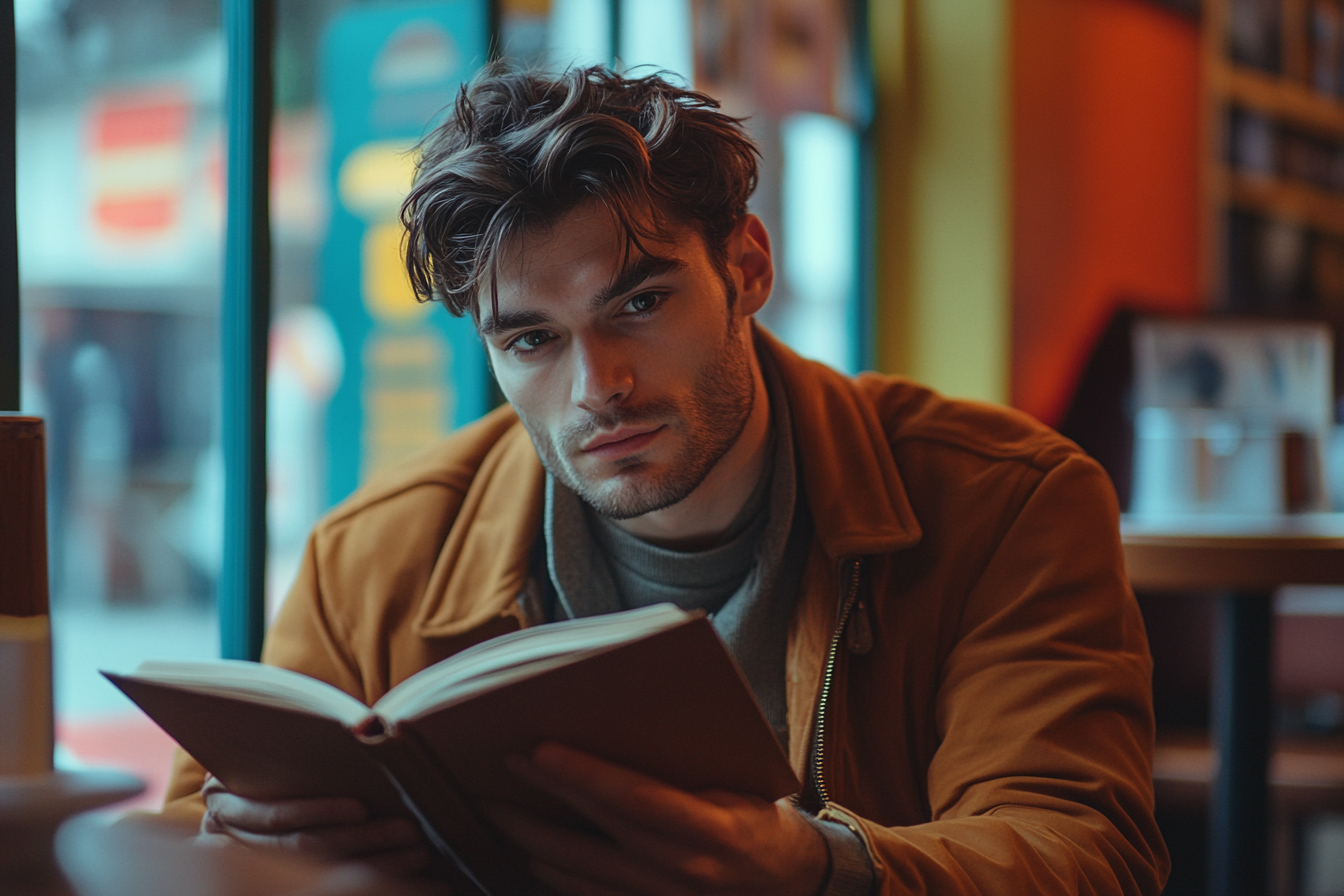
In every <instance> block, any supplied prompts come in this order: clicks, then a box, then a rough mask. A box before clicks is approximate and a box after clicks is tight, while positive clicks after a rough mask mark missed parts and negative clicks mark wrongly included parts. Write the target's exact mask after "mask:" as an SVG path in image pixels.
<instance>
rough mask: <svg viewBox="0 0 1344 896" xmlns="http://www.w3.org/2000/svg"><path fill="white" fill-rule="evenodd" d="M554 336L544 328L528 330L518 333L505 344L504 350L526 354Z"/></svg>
mask: <svg viewBox="0 0 1344 896" xmlns="http://www.w3.org/2000/svg"><path fill="white" fill-rule="evenodd" d="M554 338H555V334H553V333H549V332H547V331H546V330H528V331H527V332H526V333H522V334H520V335H519V336H518V337H517V338H515V339H514V340H513V341H512V342H510V343H509V344H508V345H506V346H505V347H504V350H505V351H510V352H514V353H516V354H520V355H526V354H530V353H531V352H535V351H536V350H537V349H539V348H541V347H542V346H543V345H545V344H546V343H548V342H550V341H551V340H552V339H554Z"/></svg>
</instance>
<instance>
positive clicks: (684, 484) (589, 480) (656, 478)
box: [523, 327, 756, 520]
mask: <svg viewBox="0 0 1344 896" xmlns="http://www.w3.org/2000/svg"><path fill="white" fill-rule="evenodd" d="M755 397H756V389H755V378H754V375H753V372H752V367H751V356H750V352H749V350H748V349H747V346H746V345H745V343H744V341H743V339H742V337H741V335H740V333H739V332H737V330H736V328H734V327H729V328H727V331H726V333H725V338H724V341H723V344H722V345H721V346H720V347H719V351H717V352H716V353H715V355H714V357H713V358H711V359H710V360H709V362H707V363H706V364H705V365H704V366H703V367H702V368H701V369H700V370H699V372H698V373H697V374H696V377H695V385H694V387H693V389H692V391H691V397H690V400H689V401H688V402H687V403H686V404H685V405H684V406H682V405H679V404H678V403H677V402H675V401H673V400H671V399H656V400H653V401H650V402H648V403H647V404H642V405H639V406H635V407H620V408H617V409H616V410H614V411H611V412H609V413H603V414H590V415H589V416H588V418H587V419H586V420H583V421H580V422H578V423H575V424H571V425H570V426H567V427H565V428H564V429H563V430H561V431H560V434H559V436H558V438H556V439H552V438H551V437H550V435H549V434H548V433H547V432H546V431H545V430H544V428H542V427H538V426H534V425H532V423H531V422H530V421H529V420H528V419H527V418H526V417H523V425H524V426H525V427H526V428H527V430H528V433H529V434H530V435H531V436H532V443H533V445H535V446H536V449H537V454H538V455H539V456H540V457H541V462H542V464H543V465H544V466H545V467H546V469H547V471H548V472H549V473H550V474H551V475H552V476H554V477H555V478H556V479H557V480H559V481H560V482H561V483H563V484H564V485H566V486H567V487H568V488H569V489H570V490H571V491H573V492H574V493H575V494H577V495H578V496H579V497H580V498H582V499H583V500H584V501H585V502H586V503H587V504H588V505H589V506H591V507H592V508H593V509H594V510H596V511H597V512H598V513H600V514H602V515H603V516H605V517H607V518H609V519H614V520H626V519H631V518H632V517H637V516H642V515H644V514H646V513H652V512H654V511H655V510H662V509H664V508H667V507H671V506H672V505H673V504H676V503H678V502H680V501H682V500H685V498H686V497H687V496H689V495H690V494H691V492H693V491H695V490H696V489H697V488H698V487H699V486H700V483H702V482H704V481H705V477H707V476H708V475H709V473H710V471H711V470H713V469H714V466H715V465H716V464H717V463H718V462H719V461H720V460H721V459H722V458H723V456H724V455H725V454H727V453H728V450H729V449H730V448H732V447H733V445H735V444H736V443H737V440H738V438H739V437H740V436H741V435H742V431H743V430H744V429H745V428H746V425H747V418H748V417H750V416H751V411H752V407H753V404H754V402H755ZM621 424H627V425H636V426H637V425H640V424H660V425H666V426H668V427H669V428H670V429H671V430H672V432H671V433H670V435H673V436H675V435H677V433H678V432H681V433H684V435H683V442H684V443H683V445H682V446H681V452H680V455H679V456H678V457H677V458H675V459H674V460H673V461H672V463H671V465H670V466H669V467H668V469H666V470H664V471H663V472H662V473H660V474H656V475H654V474H651V473H649V472H648V471H646V470H645V469H644V468H645V467H646V466H647V465H646V463H645V462H644V461H642V460H641V459H640V458H639V456H638V455H635V456H633V457H630V458H626V459H624V460H622V461H618V462H617V466H618V468H619V472H617V473H616V474H615V475H611V476H606V477H601V478H597V477H585V476H583V475H581V474H580V473H579V472H578V470H577V469H575V467H574V465H573V464H572V463H571V462H570V458H572V457H576V456H579V455H580V454H581V453H582V452H581V450H580V446H581V445H583V444H584V443H585V442H586V441H587V440H588V439H589V438H591V437H592V436H593V435H594V434H595V433H596V432H598V431H599V430H604V429H612V428H614V427H616V426H619V425H621ZM557 444H558V445H559V448H557Z"/></svg>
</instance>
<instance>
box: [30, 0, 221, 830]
mask: <svg viewBox="0 0 1344 896" xmlns="http://www.w3.org/2000/svg"><path fill="white" fill-rule="evenodd" d="M16 12H17V13H18V15H17V16H16V25H17V50H18V54H17V74H18V114H17V132H18V134H17V144H18V146H17V150H18V220H19V243H20V273H21V277H22V284H21V286H22V293H21V301H22V308H23V312H22V322H21V332H22V349H23V363H24V369H23V409H24V411H25V412H27V413H32V414H39V415H41V416H43V417H45V418H46V421H47V437H48V445H47V449H48V455H47V457H48V460H47V469H48V503H47V510H48V525H49V529H50V538H49V554H50V567H51V569H50V573H51V574H50V582H51V603H52V629H53V640H54V650H55V659H56V669H55V676H56V682H55V684H56V713H57V725H58V741H59V744H60V747H59V754H58V761H59V762H61V763H64V764H72V763H78V762H84V763H90V764H106V765H115V766H119V767H121V768H125V769H129V770H132V771H135V772H138V773H140V774H142V775H143V776H145V777H146V778H147V779H148V780H149V781H150V784H151V787H150V790H149V791H148V792H147V794H146V795H145V797H144V799H143V800H142V802H143V803H145V804H152V803H154V802H157V801H158V799H159V798H160V797H161V794H162V785H163V783H164V778H165V776H166V772H167V768H168V762H169V759H170V756H171V752H172V744H171V741H169V740H168V739H167V737H166V736H165V735H163V734H161V733H160V732H159V730H158V728H157V727H155V726H154V725H153V723H151V722H149V721H148V720H147V719H145V718H144V717H143V716H142V715H141V714H140V713H139V711H138V710H136V709H134V708H133V707H132V706H131V705H130V704H129V703H128V702H127V701H126V700H125V699H124V698H123V697H121V695H120V694H119V693H118V692H117V691H116V690H115V689H114V688H112V686H111V685H110V684H108V683H107V682H106V681H105V680H104V679H103V678H102V677H101V676H99V675H98V674H97V670H98V669H99V668H108V669H127V668H131V667H134V665H136V664H137V663H138V662H139V661H140V660H141V659H144V658H145V657H147V656H159V657H209V656H217V655H218V651H219V646H218V634H217V623H216V616H215V608H214V587H215V584H214V583H215V577H216V575H217V573H218V568H219V553H220V551H219V511H220V501H219V496H220V488H221V482H220V464H219V448H218V443H217V439H218V429H219V426H218V419H217V418H218V411H219V407H218V392H219V388H218V387H219V362H218V359H219V350H218V343H219V327H218V305H219V271H220V260H219V259H220V243H221V223H222V221H221V208H222V201H221V196H222V189H221V188H222V184H221V167H220V161H221V153H220V145H221V144H220V134H221V130H220V128H221V122H220V118H219V114H220V101H221V95H222V87H223V81H222V73H223V72H222V59H223V54H222V43H221V37H220V31H219V25H218V22H219V6H218V3H217V2H216V0H146V2H141V3H136V4H124V3H122V4H109V3H101V2H98V0H69V2H65V3H55V2H38V0H33V2H28V3H22V4H18V5H17V8H16Z"/></svg>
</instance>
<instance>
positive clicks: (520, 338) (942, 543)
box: [170, 69, 1167, 896]
mask: <svg viewBox="0 0 1344 896" xmlns="http://www.w3.org/2000/svg"><path fill="white" fill-rule="evenodd" d="M423 150H424V153H423V157H422V160H421V163H420V167H419V172H418V177H417V181H416V185H415V187H414V189H413V191H412V193H411V196H410V197H409V198H408V199H407V201H406V204H405V206H404V208H403V220H404V221H405V222H406V224H407V227H408V233H409V244H408V268H409V271H410V274H411V277H412V281H413V283H414V284H415V286H416V288H417V291H418V292H419V293H420V294H421V295H422V296H425V297H430V296H434V297H436V298H438V299H440V300H441V301H443V302H444V303H445V304H446V305H447V306H448V308H449V310H450V311H452V312H454V313H456V314H471V315H472V316H473V318H474V319H475V320H476V322H477V325H478V329H479V332H480V335H481V338H482V339H483V341H484V342H485V345H486V347H487V350H488V353H489V356H490V359H491V363H492V365H493V368H494V372H495V376H496V378H497V379H498V382H499V385H500V388H501V389H502V390H503V392H504V394H505V396H506V397H507V398H508V399H509V402H510V406H509V407H508V408H505V409H501V410H499V411H496V412H494V413H492V414H490V415H489V416H487V417H486V418H485V419H484V420H482V421H480V422H479V423H477V424H475V425H474V426H472V427H469V428H467V429H465V430H463V431H462V432H460V433H458V434H456V435H454V436H452V437H450V438H449V439H448V440H447V441H446V442H445V443H444V444H443V445H442V446H440V447H438V448H436V449H435V450H434V451H433V452H431V453H430V454H428V455H426V456H425V457H424V458H423V459H422V460H421V461H420V462H419V463H418V464H416V465H413V466H411V467H409V468H408V469H406V470H404V471H402V472H400V473H399V474H397V475H396V476H393V477H391V478H390V479H386V480H384V481H382V482H380V483H377V484H373V485H371V486H369V487H367V488H365V489H364V490H362V491H361V492H360V493H358V494H357V495H355V496H354V497H352V498H351V499H350V500H349V501H347V502H346V503H345V504H343V505H342V506H341V507H339V508H337V509H336V510H335V511H333V513H332V514H331V515H330V516H329V517H328V518H327V519H326V520H324V521H323V522H322V523H321V524H319V526H318V528H317V529H316V531H315V532H314V534H313V537H312V539H311V540H310V543H309V547H308V552H307V556H306V560H305V564H304V568H303V571H302V572H301V573H300V576H299V578H298V581H297V582H296V584H295V586H294V589H293V591H292V592H291V594H290V596H289V598H288V600H287V602H286V604H285V606H284V609H283V610H282V611H281V615H280V617H279V618H278V619H277V621H276V623H275V625H274V627H273V628H272V630H271V632H270V635H269V637H268V641H267V646H266V655H265V659H266V660H267V661H268V662H272V663H277V664H279V665H283V666H288V667H290V668H294V669H298V670H300V671H303V672H306V673H308V674H310V675H313V676H315V677H318V678H321V679H323V680H326V681H329V682H331V683H332V684H334V685H336V686H337V687H340V688H342V689H344V690H346V691H348V692H349V693H352V694H354V695H356V696H358V697H360V698H362V699H365V700H367V701H370V702H371V701H373V700H374V699H376V698H378V697H379V696H381V695H382V694H383V693H384V692H385V691H386V690H387V689H388V688H390V687H391V686H392V685H394V684H396V683H397V682H398V681H400V680H402V679H404V678H405V677H407V676H408V675H410V674H412V673H414V672H416V671H417V670H419V669H421V668H423V667H424V666H426V665H428V664H429V663H432V662H435V661H436V660H438V659H441V658H443V657H445V656H448V655H450V654H452V653H454V652H456V651H457V650H460V649H462V648H464V647H466V646H468V645H470V644H473V643H476V642H478V641H480V640H482V639H484V638H487V637H491V636H494V635H497V634H500V633H503V632H505V631H509V630H512V629H514V628H516V627H517V626H519V625H531V624H537V623H543V622H546V621H550V620H553V619H557V618H565V617H571V616H582V615H589V614H593V613H602V612H609V611H612V610H617V609H621V608H624V607H633V606H638V605H642V604H646V603H652V602H657V601H661V600H672V601H675V602H677V603H679V604H681V605H682V606H686V607H691V606H698V607H701V608H703V609H705V610H707V611H709V612H711V613H712V614H713V620H714V624H715V626H716V628H717V629H718V630H719V632H720V634H721V635H722V636H723V638H724V640H725V642H726V643H727V644H728V646H729V649H730V650H731V651H732V652H733V654H734V655H735V657H736V658H737V660H738V663H739V665H740V666H741V667H742V669H743V671H744V674H745V675H746V676H747V678H748V680H749V682H750V683H751V685H752V687H753V690H754V691H755V692H756V695H757V698H758V699H759V701H760V703H761V705H762V708H763V710H764V711H765V714H766V716H767V718H768V719H769V720H770V721H771V722H772V724H774V725H775V727H776V731H777V734H778V736H779V737H780V739H781V741H782V743H784V744H785V746H786V748H787V751H788V754H789V756H790V759H791V761H792V762H793V764H794V767H795V769H796V770H797V771H798V772H799V775H800V778H801V779H802V780H804V781H806V785H805V788H804V790H803V792H802V793H800V794H799V795H798V796H797V797H796V798H795V799H793V800H787V799H786V800H781V801H780V802H778V803H773V804H772V803H766V802H764V801H761V800H759V799H755V798H751V797H747V796H743V795H738V794H730V793H707V794H690V793H684V792H681V791H678V790H675V789H673V788H670V787H668V786H666V785H664V784H662V783H660V782H658V781H654V780H651V779H648V778H646V777H644V776H642V775H640V774H638V773H636V772H634V771H631V770H628V769H622V768H616V767H613V766H610V765H608V764H606V763H603V762H601V761H599V760H597V759H595V758H593V757H589V756H586V755H583V754H579V753H576V752H574V751H571V750H567V749H566V748H565V747H564V746H563V745H555V744H547V745H542V746H541V747H539V748H538V749H537V750H536V751H535V753H534V754H533V755H531V756H527V757H517V758H516V759H515V760H513V764H512V768H513V770H514V771H515V772H516V773H517V774H518V775H519V776H520V777H522V778H524V779H526V780H528V781H530V782H532V783H533V784H535V785H536V786H538V787H540V788H542V789H544V790H547V791H549V792H550V793H551V794H553V795H554V796H556V797H558V798H560V799H562V800H564V801H566V802H568V803H570V804H571V805H573V806H574V807H575V808H577V809H578V810H579V811H580V812H582V813H583V814H585V815H586V816H587V817H588V818H590V819H591V820H592V821H593V823H594V825H595V826H596V827H597V828H598V829H600V830H601V831H602V832H604V833H603V834H601V835H598V834H593V833H590V832H578V831H568V830H558V829H555V828H553V827H551V826H549V825H547V824H546V823H544V822H542V821H541V820H538V819H536V818H532V817H529V816H527V815H525V814H523V813H520V812H519V811H518V810H516V809H512V808H510V807H507V806H503V805H492V806H487V807H485V810H486V812H487V813H488V814H489V815H490V817H491V819H492V820H493V821H494V823H495V824H496V825H497V826H498V827H499V828H500V829H501V831H503V832H504V833H505V834H506V835H507V836H509V837H510V838H512V839H513V840H514V841H515V842H516V843H517V844H518V845H519V846H520V848H521V849H522V850H523V851H524V852H525V853H526V854H528V855H529V856H530V857H531V869H532V871H533V873H534V874H535V876H536V877H537V878H538V879H539V880H540V881H541V882H542V883H543V884H545V885H546V886H548V887H550V888H551V889H553V890H555V891H557V892H560V893H574V894H590V893H593V894H607V893H772V894H788V893H797V894H805V896H812V894H818V893H828V894H857V893H870V892H881V893H891V894H895V893H939V894H952V893H963V892H964V893H1023V892H1042V893H1080V892H1088V893H1156V892H1158V891H1159V890H1160V889H1161V887H1162V883H1163V881H1164V878H1165V874H1166V864H1167V859H1166V854H1165V850H1164V847H1163V845H1162V842H1161V838H1160V836H1159V834H1158V832H1157V830H1156V827H1155V824H1154V822H1153V818H1152V786H1151V749H1152V736H1153V732H1152V714H1151V700H1150V695H1149V671H1150V666H1149V658H1148V653H1147V645H1146V641H1145V639H1144V634H1143V626H1142V622H1141V620H1140V617H1139V615H1138V612H1137V609H1136V606H1135V604H1134V600H1133V597H1132V595H1131V594H1130V593H1129V590H1128V586H1127V584H1126V582H1125V578H1124V572H1123V565H1122V560H1121V554H1120V548H1119V541H1118V534H1117V509H1116V506H1115V500H1114V497H1113V494H1112V492H1111V490H1110V487H1109V484H1108V482H1107V480H1106V478H1105V475H1104V474H1103V473H1102V472H1101V470H1100V468H1099V467H1098V466H1097V465H1096V464H1095V463H1093V462H1092V461H1090V460H1089V459H1088V458H1086V457H1085V456H1083V455H1082V454H1081V453H1080V452H1079V451H1078V450H1077V448H1076V447H1075V446H1073V445H1072V444H1071V443H1069V442H1067V441H1065V440H1064V439H1062V438H1060V437H1059V436H1057V435H1055V434H1054V433H1051V432H1050V431H1048V430H1046V429H1045V428H1043V427H1041V426H1040V425H1038V424H1036V423H1034V422H1033V421H1031V420H1029V419H1027V418H1026V417H1024V416H1023V415H1020V414H1017V413H1014V412H1011V411H1006V410H1003V409H996V408H991V407H988V406H981V405H975V404H970V403H964V402H953V401H948V400H945V399H943V398H940V397H939V396H937V395H935V394H933V393H931V392H929V391H928V390H926V389H923V388H921V387H919V386H916V385H914V384H911V383H909V382H906V381H903V380H899V379H894V378H886V377H879V376H875V375H867V376H863V377H860V378H858V379H853V380H852V379H849V378H847V377H844V376H841V375H840V374H837V373H835V372H834V371H831V370H829V369H827V368H825V367H823V366H822V365H819V364H816V363H813V362H808V361H804V360H803V359H801V358H799V357H797V356H796V355H794V354H792V353H791V352H790V351H789V350H788V349H786V348H785V347H783V346H782V345H780V344H779V343H778V342H776V341H775V340H774V339H773V338H771V337H770V336H769V334H767V333H766V332H764V331H763V330H761V329H760V328H758V327H756V326H755V325H754V324H753V322H752V315H753V314H755V312H756V311H758V310H759V309H760V308H761V307H762V305H763V304H764V303H765V301H766V300H767V298H768V297H769V294H770V290H771V286H772V280H773V267H772V261H771V251H770V241H769V237H768V235H767V234H766V231H765V229H764V227H763V226H762V225H761V223H760V221H759V220H758V219H757V218H755V217H754V216H752V215H750V214H748V213H747V211H746V203H747V198H748V196H749V195H750V193H751V191H752V189H753V188H754V186H755V181H756V168H755V150H754V147H753V146H752V145H751V144H750V142H749V141H748V140H747V138H746V137H745V136H744V135H743V133H742V131H741V129H740V127H739V125H738V123H737V122H736V121H735V120H733V119H731V118H728V117H727V116H724V115H722V114H721V113H719V112H718V111H717V104H716V103H714V102H713V101H712V100H709V99H708V98H706V97H703V96H699V95H696V94H693V93H688V92H685V91H682V90H678V89H676V88H674V87H672V86H671V85H669V84H667V83H666V82H665V81H663V80H661V79H659V78H656V77H651V78H643V79H634V80H626V79H622V78H619V77H616V76H615V75H612V74H610V73H607V72H605V71H603V70H601V69H588V70H574V71H570V72H568V73H566V74H565V75H562V76H560V77H558V78H550V77H545V76H541V75H537V74H506V73H503V72H501V71H498V70H494V69H491V70H487V71H486V72H485V73H484V74H483V75H482V76H480V77H479V78H478V79H477V80H476V81H474V82H473V83H472V84H471V85H470V87H469V89H467V90H465V91H464V92H463V94H462V96H461V97H460V98H459V101H458V103H457V106H456V108H455V111H454V114H453V116H452V117H451V119H450V120H449V121H447V122H446V123H445V124H444V125H442V126H441V127H440V128H439V129H438V130H437V131H435V132H434V133H433V134H432V135H431V136H430V137H429V138H428V139H427V140H426V141H425V143H424V146H423ZM203 782H204V793H203V795H202V794H201V793H199V792H198V791H200V790H201V788H202V783H203ZM170 810H172V811H179V812H194V813H200V812H202V811H203V812H204V815H203V820H202V822H201V824H202V831H203V836H207V837H232V838H235V839H238V840H242V841H244V842H249V843H256V844H270V845H273V846H282V847H289V848H294V849H309V848H311V849H318V850H325V851H326V852H328V853H331V854H336V855H342V856H362V857H366V858H370V859H371V860H373V861H377V862H380V863H381V864H383V865H384V866H386V867H403V868H414V867H416V866H417V864H419V863H423V862H424V861H426V858H427V857H426V855H425V853H424V851H423V849H422V847H421V846H420V844H419V841H418V839H417V837H416V833H415V831H414V830H413V829H411V828H410V826H409V825H407V824H405V823H404V822H399V821H387V820H376V819H375V820H369V819H367V818H366V817H365V813H364V809H363V807H362V806H360V805H358V804H357V803H353V802H352V801H348V800H297V801H291V802H286V803H277V804H261V803H256V802H253V801H249V800H245V799H242V798H240V797H238V796H236V795H234V794H230V793H228V792H227V791H226V790H225V789H224V788H223V787H222V786H221V785H219V784H218V782H215V781H213V780H206V779H205V776H204V773H203V771H202V770H200V769H199V767H196V766H194V765H193V764H192V763H190V762H189V761H187V760H184V761H183V762H182V763H181V767H180V768H179V770H178V775H177V778H176V780H175V782H174V785H173V788H172V790H171V792H170Z"/></svg>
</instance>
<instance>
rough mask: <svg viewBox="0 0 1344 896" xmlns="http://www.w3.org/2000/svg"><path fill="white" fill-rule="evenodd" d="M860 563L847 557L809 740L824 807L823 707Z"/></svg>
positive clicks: (850, 610) (828, 696) (828, 695)
mask: <svg viewBox="0 0 1344 896" xmlns="http://www.w3.org/2000/svg"><path fill="white" fill-rule="evenodd" d="M859 567H860V561H859V559H858V558H857V557H855V558H854V559H853V560H851V561H850V567H849V593H848V594H846V595H845V602H844V603H843V604H841V605H840V620H839V622H838V623H836V626H835V633H834V634H833V635H831V647H830V650H829V651H828V652H827V654H826V674H825V676H824V677H823V678H822V680H821V697H820V698H819V699H818V700H817V734H816V737H815V738H814V739H813V742H812V787H813V789H815V790H816V792H817V798H818V799H820V800H821V808H825V807H826V805H827V804H828V803H830V801H831V797H830V794H829V793H828V792H827V791H826V779H825V774H824V770H823V768H822V765H823V763H824V762H825V761H826V708H827V706H828V705H829V704H830V702H831V683H832V681H833V680H834V678H835V664H836V660H837V658H838V657H839V654H840V641H841V639H842V638H844V635H845V624H846V623H847V622H849V617H850V614H851V613H853V611H854V604H855V603H857V602H858V598H859Z"/></svg>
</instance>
